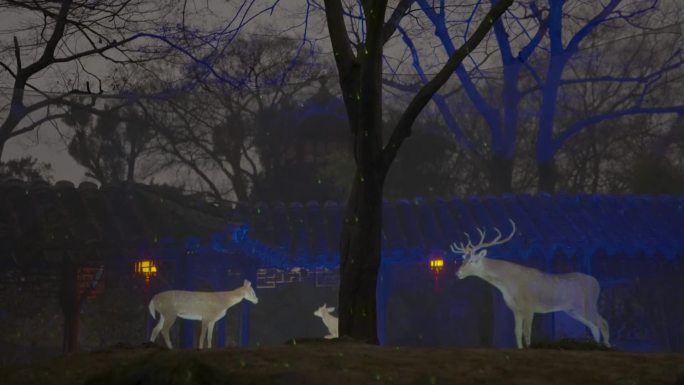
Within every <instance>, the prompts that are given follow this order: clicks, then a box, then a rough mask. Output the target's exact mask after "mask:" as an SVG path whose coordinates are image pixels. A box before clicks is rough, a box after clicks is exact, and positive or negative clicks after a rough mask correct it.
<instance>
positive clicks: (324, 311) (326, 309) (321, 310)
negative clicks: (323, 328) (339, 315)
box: [313, 304, 335, 318]
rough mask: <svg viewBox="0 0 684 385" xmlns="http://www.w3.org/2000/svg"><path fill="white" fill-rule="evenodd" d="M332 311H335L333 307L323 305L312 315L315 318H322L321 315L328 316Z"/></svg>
mask: <svg viewBox="0 0 684 385" xmlns="http://www.w3.org/2000/svg"><path fill="white" fill-rule="evenodd" d="M333 311H335V308H334V307H328V305H327V304H323V306H321V307H319V308H318V309H316V311H315V312H314V313H313V314H314V315H315V316H316V317H321V318H323V314H330V313H332V312H333Z"/></svg>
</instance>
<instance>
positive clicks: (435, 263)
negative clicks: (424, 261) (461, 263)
mask: <svg viewBox="0 0 684 385" xmlns="http://www.w3.org/2000/svg"><path fill="white" fill-rule="evenodd" d="M443 268H444V260H443V259H442V258H434V259H431V260H430V270H432V271H434V272H435V273H437V274H439V272H440V271H442V269H443Z"/></svg>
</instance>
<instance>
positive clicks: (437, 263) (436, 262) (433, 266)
mask: <svg viewBox="0 0 684 385" xmlns="http://www.w3.org/2000/svg"><path fill="white" fill-rule="evenodd" d="M443 268H444V259H442V258H440V257H434V258H432V259H430V270H432V272H433V273H434V275H435V290H438V289H439V272H440V271H442V269H443Z"/></svg>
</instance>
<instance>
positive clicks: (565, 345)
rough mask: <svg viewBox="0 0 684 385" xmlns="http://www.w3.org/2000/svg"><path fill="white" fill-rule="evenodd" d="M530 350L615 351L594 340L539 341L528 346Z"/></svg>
mask: <svg viewBox="0 0 684 385" xmlns="http://www.w3.org/2000/svg"><path fill="white" fill-rule="evenodd" d="M530 348H531V349H557V350H604V351H615V349H613V348H609V347H606V346H604V345H602V344H600V343H597V342H595V341H594V340H578V339H573V338H564V339H561V340H557V341H539V342H535V343H533V344H532V345H530Z"/></svg>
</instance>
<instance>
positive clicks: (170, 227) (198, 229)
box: [0, 180, 227, 257]
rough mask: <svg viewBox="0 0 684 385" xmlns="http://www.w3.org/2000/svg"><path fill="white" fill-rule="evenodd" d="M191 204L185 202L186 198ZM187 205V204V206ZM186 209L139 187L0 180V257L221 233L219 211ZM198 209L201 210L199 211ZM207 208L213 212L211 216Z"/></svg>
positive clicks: (138, 244) (120, 246) (222, 221)
mask: <svg viewBox="0 0 684 385" xmlns="http://www.w3.org/2000/svg"><path fill="white" fill-rule="evenodd" d="M186 201H190V199H188V200H186ZM191 206H192V205H191ZM196 206H197V207H185V206H183V205H182V204H179V203H178V202H176V201H173V200H171V199H168V196H164V195H160V194H158V193H156V192H155V190H154V189H151V188H149V187H147V186H144V185H137V184H135V185H126V184H122V185H111V186H102V187H99V188H98V187H97V186H96V185H95V184H93V183H89V182H84V183H81V184H80V185H79V186H78V187H76V186H74V185H73V184H72V183H70V182H57V183H56V184H55V185H49V184H47V183H45V182H38V183H24V182H21V181H17V180H9V181H7V180H4V181H1V182H0V256H3V254H5V253H3V252H2V251H5V252H6V251H8V250H11V251H12V252H13V253H14V254H15V257H16V255H19V256H20V257H28V256H30V255H35V254H36V253H42V252H45V251H51V250H52V251H55V250H65V249H71V250H77V249H83V248H84V247H97V248H98V249H99V250H102V249H110V250H115V249H118V250H121V249H135V248H140V247H148V246H150V245H152V244H154V243H155V241H157V240H161V239H162V238H168V237H171V238H175V239H177V240H180V241H182V240H183V239H184V238H186V237H191V236H195V237H200V238H205V239H208V238H209V237H211V235H212V234H213V233H215V232H219V231H223V229H224V228H225V227H226V224H227V222H226V221H225V219H224V218H222V217H221V215H220V212H221V210H219V209H216V208H213V207H208V206H207V205H206V204H204V203H202V204H199V205H196ZM199 206H202V207H199ZM208 209H213V211H214V212H213V213H212V212H210V210H208Z"/></svg>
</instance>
